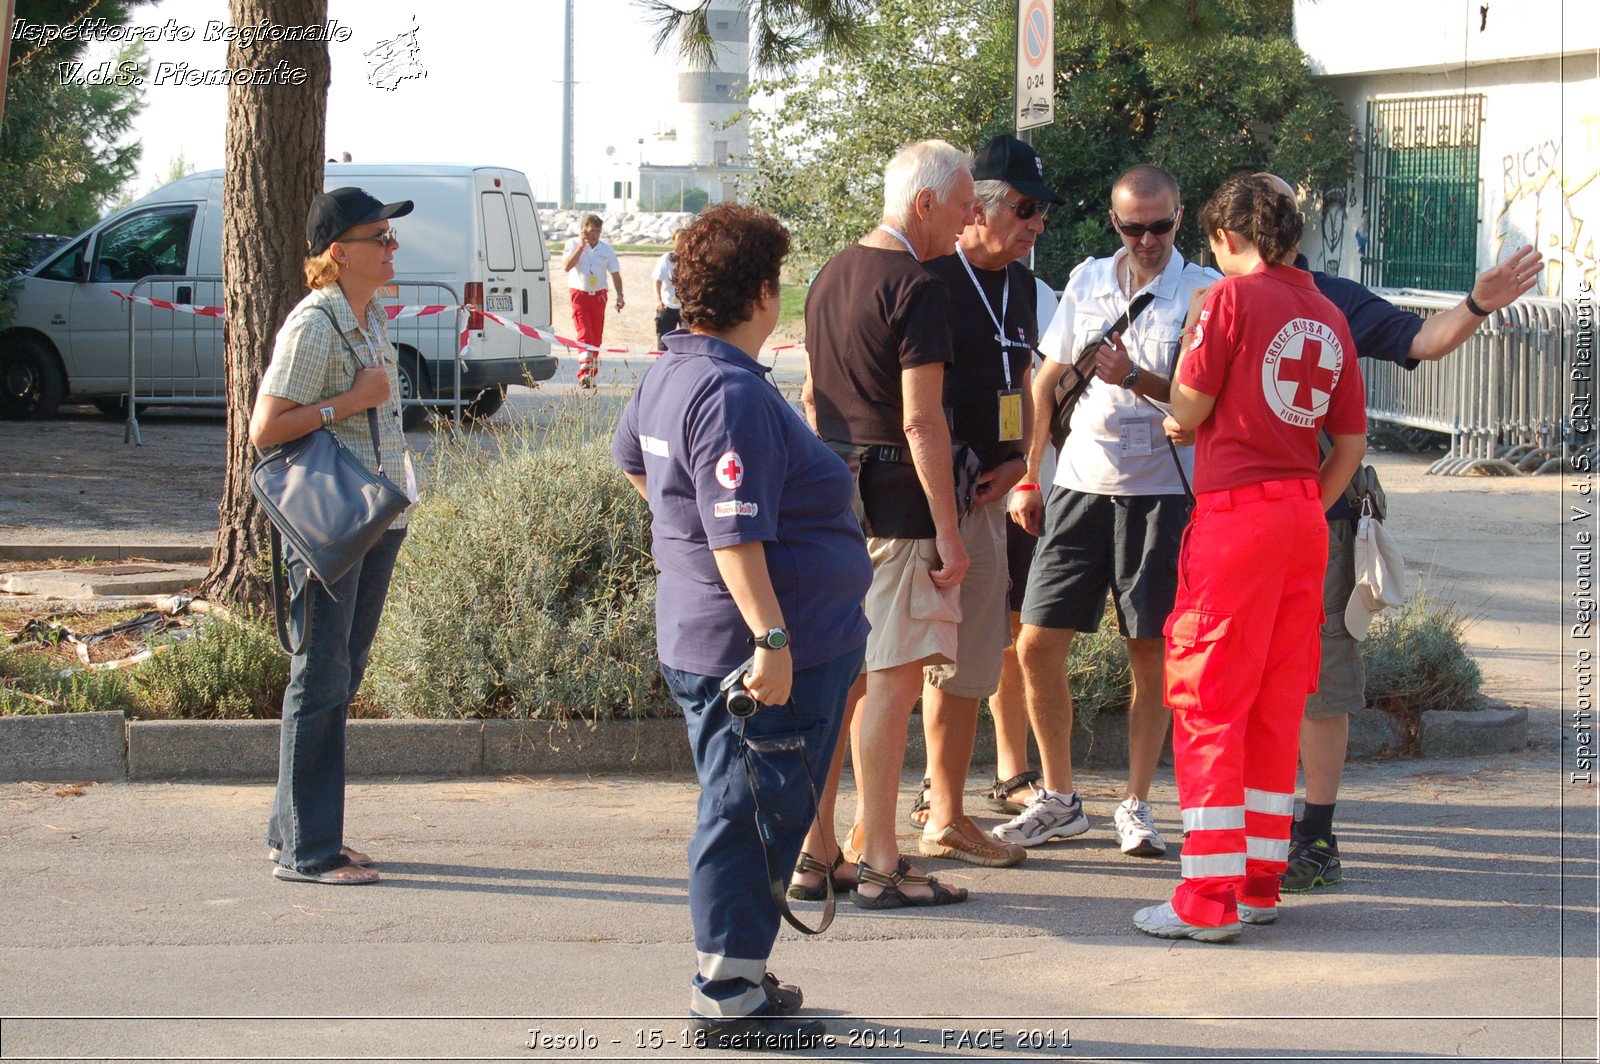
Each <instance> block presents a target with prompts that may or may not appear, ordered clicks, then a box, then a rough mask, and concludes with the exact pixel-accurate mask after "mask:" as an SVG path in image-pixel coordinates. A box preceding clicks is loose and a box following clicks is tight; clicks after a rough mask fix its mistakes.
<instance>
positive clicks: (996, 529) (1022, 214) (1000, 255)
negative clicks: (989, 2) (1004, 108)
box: [913, 135, 1063, 868]
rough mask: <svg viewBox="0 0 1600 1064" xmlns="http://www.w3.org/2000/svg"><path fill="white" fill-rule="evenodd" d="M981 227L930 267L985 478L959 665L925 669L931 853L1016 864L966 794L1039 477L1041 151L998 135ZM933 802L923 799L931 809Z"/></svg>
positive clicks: (970, 439)
mask: <svg viewBox="0 0 1600 1064" xmlns="http://www.w3.org/2000/svg"><path fill="white" fill-rule="evenodd" d="M972 176H973V178H974V182H975V183H974V191H975V192H976V194H977V197H978V209H977V220H976V221H974V222H973V223H972V224H971V225H969V226H967V227H966V229H965V230H963V231H962V233H961V236H960V237H959V238H958V239H957V240H956V245H955V248H954V249H953V250H954V252H955V253H954V254H950V255H944V256H942V257H940V258H936V259H932V260H930V261H928V262H927V263H925V264H924V265H925V266H926V268H927V270H928V272H930V273H932V274H934V275H935V276H937V277H939V278H940V279H942V280H943V281H944V282H945V285H946V286H947V287H948V288H949V289H950V331H951V336H952V339H953V340H954V352H955V361H954V362H953V364H952V365H951V367H950V371H949V373H948V375H947V376H946V378H945V403H946V405H947V406H948V407H949V408H950V410H951V412H952V421H953V426H952V435H953V436H954V437H955V438H956V439H958V440H961V441H963V442H965V443H966V444H967V445H968V446H969V447H971V448H972V449H973V451H974V452H975V453H976V454H977V456H978V459H979V462H980V464H981V469H982V472H981V473H980V475H979V477H978V486H977V491H976V494H975V496H974V498H973V505H972V512H971V513H970V514H968V515H967V516H966V517H965V518H964V519H963V520H962V522H961V536H962V541H963V543H964V545H965V547H966V550H967V555H968V557H969V558H970V559H971V561H970V565H969V567H968V569H967V576H966V579H965V580H963V581H962V583H961V624H960V628H959V629H958V634H957V639H956V648H957V650H956V660H955V661H954V662H953V663H951V664H947V665H932V666H929V667H928V668H927V669H926V670H925V672H924V681H925V682H924V688H923V695H922V726H923V732H924V735H925V737H926V739H927V749H928V770H927V773H926V775H927V782H926V785H925V786H926V791H925V794H926V808H925V809H918V810H917V811H916V812H914V813H913V819H914V820H917V821H918V822H919V823H920V822H921V819H920V816H921V814H923V813H925V814H926V823H923V824H922V828H923V834H922V839H921V842H920V844H919V849H920V851H921V852H922V853H923V854H924V855H925V856H928V857H946V858H950V859H952V860H957V861H966V862H968V863H970V864H976V865H984V866H988V867H1002V868H1003V867H1009V866H1010V865H1014V864H1016V863H1017V862H1019V861H1021V860H1022V859H1023V857H1024V855H1025V853H1026V851H1025V850H1024V849H1023V848H1022V847H1021V846H1017V845H1014V844H1011V843H1002V842H1000V841H998V840H996V839H994V838H993V837H992V836H989V835H987V834H985V832H984V831H983V829H982V828H980V827H978V826H977V825H976V824H974V823H973V822H972V820H971V819H970V818H969V817H967V816H966V814H965V812H964V811H963V808H962V792H963V791H964V790H965V788H966V782H967V768H968V765H969V764H970V762H971V761H972V746H973V741H974V738H975V735H976V732H977V725H978V702H979V700H980V699H984V698H988V697H990V696H991V695H993V694H994V693H995V691H996V690H997V689H998V688H999V685H1000V669H1001V663H1002V659H1003V655H1004V651H1005V648H1006V646H1007V645H1008V644H1009V643H1010V642H1011V623H1010V614H1009V610H1008V608H1007V590H1008V588H1009V586H1010V576H1009V570H1008V566H1007V564H1006V502H1005V500H1006V494H1007V493H1008V492H1010V491H1011V489H1012V488H1013V487H1014V486H1015V485H1016V484H1017V483H1018V482H1019V481H1021V480H1022V478H1023V474H1024V473H1025V472H1026V471H1027V455H1026V453H1025V452H1026V447H1027V444H1026V442H1025V441H1026V440H1027V438H1028V426H1029V422H1030V421H1031V419H1032V407H1033V401H1032V398H1031V394H1030V390H1029V384H1030V378H1031V376H1032V369H1033V359H1032V355H1033V348H1034V346H1035V345H1036V343H1037V342H1038V291H1037V288H1036V287H1035V285H1034V281H1033V273H1032V271H1030V270H1029V269H1028V267H1027V266H1026V265H1025V263H1026V262H1027V260H1028V256H1029V254H1030V253H1031V252H1032V251H1033V244H1034V241H1035V240H1037V239H1038V236H1039V234H1040V233H1042V232H1044V224H1045V217H1046V215H1047V214H1048V213H1049V211H1050V205H1051V204H1057V203H1061V202H1063V201H1062V199H1061V197H1060V196H1059V195H1057V194H1056V192H1055V191H1054V190H1053V189H1051V188H1050V186H1049V185H1047V184H1045V181H1044V162H1043V160H1041V159H1040V158H1039V156H1038V153H1036V152H1035V151H1034V150H1033V149H1032V148H1031V147H1029V146H1028V145H1026V144H1024V143H1023V142H1022V141H1020V140H1018V139H1016V138H1015V137H1011V136H1004V135H1002V136H998V137H996V138H994V139H993V140H991V141H990V142H989V143H988V144H987V145H985V146H984V148H983V149H982V150H981V151H980V152H978V155H977V159H976V160H975V162H974V165H973V169H972ZM922 804H923V803H921V802H919V803H918V805H919V806H921V805H922Z"/></svg>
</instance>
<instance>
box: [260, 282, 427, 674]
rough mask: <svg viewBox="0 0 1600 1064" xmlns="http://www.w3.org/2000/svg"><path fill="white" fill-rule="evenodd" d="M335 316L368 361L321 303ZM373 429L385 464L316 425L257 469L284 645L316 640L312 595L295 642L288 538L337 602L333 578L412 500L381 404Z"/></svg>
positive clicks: (372, 414) (269, 453) (291, 649)
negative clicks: (371, 461)
mask: <svg viewBox="0 0 1600 1064" xmlns="http://www.w3.org/2000/svg"><path fill="white" fill-rule="evenodd" d="M318 309H320V310H321V311H322V312H323V313H324V314H327V315H328V317H329V318H330V319H332V320H333V323H334V332H336V333H338V335H339V338H340V339H341V340H344V345H345V349H346V350H347V351H349V352H350V357H351V358H353V359H355V361H356V365H357V366H358V367H360V366H361V360H360V358H359V357H358V356H357V355H356V353H355V349H354V348H353V347H351V346H350V341H349V340H347V339H345V336H344V332H343V330H341V329H340V328H339V325H338V319H336V318H334V316H333V313H332V311H330V310H328V308H327V307H320V308H318ZM367 425H368V427H369V428H370V429H371V431H372V452H373V454H375V455H377V456H378V471H377V472H376V473H373V472H371V471H370V470H368V469H367V467H366V465H365V464H363V463H362V461H361V459H359V458H357V457H356V456H355V455H354V454H352V453H350V450H349V448H347V447H346V446H345V445H344V443H343V442H342V441H340V439H339V437H338V436H337V435H335V434H334V433H332V432H330V431H328V430H327V429H315V430H313V431H311V432H309V433H307V434H306V435H304V436H302V437H300V438H299V439H298V440H292V441H290V442H289V443H285V444H282V445H280V446H277V447H272V448H269V449H268V450H266V451H264V452H263V453H262V456H261V461H259V462H258V463H256V467H255V469H254V470H252V471H251V473H250V490H251V491H252V492H253V493H254V494H255V497H256V499H257V500H259V501H260V503H261V508H262V509H263V510H265V511H266V514H267V521H268V523H269V525H270V526H271V528H270V538H271V542H272V608H273V613H274V614H275V615H276V617H277V624H278V642H279V643H280V644H281V645H282V646H283V649H284V652H285V653H287V654H290V655H295V654H299V653H300V652H302V651H303V650H305V648H306V644H307V643H308V642H309V641H310V639H311V600H310V597H309V596H307V597H306V599H305V603H304V608H303V610H302V614H303V616H302V617H301V618H300V625H299V628H300V643H299V645H298V646H293V645H291V644H290V642H289V631H288V623H287V622H288V611H287V609H286V607H285V601H286V600H287V598H288V596H287V594H286V592H287V582H288V580H287V575H286V574H285V572H284V566H283V543H282V541H283V540H285V539H286V540H288V541H289V545H290V546H291V547H293V548H294V552H295V556H296V557H297V558H298V559H299V561H300V562H302V563H303V564H304V565H305V566H306V569H307V579H308V580H317V581H319V582H320V583H321V584H322V585H323V589H324V590H326V591H327V592H328V594H329V596H330V597H333V598H334V599H335V601H337V598H338V597H337V596H335V595H334V594H333V591H332V585H333V584H335V583H336V582H338V580H339V579H340V578H342V577H343V576H344V575H345V574H346V573H348V572H349V571H350V570H351V568H353V567H354V566H355V564H356V563H357V562H359V561H360V560H361V559H362V557H363V556H365V555H366V553H367V551H369V550H370V549H372V546H373V544H375V543H377V542H378V539H379V537H381V536H382V535H383V534H384V532H386V531H388V529H389V526H390V525H391V524H393V523H394V520H395V518H397V517H399V516H400V514H401V513H402V512H403V511H404V510H405V508H406V507H407V506H409V505H410V504H411V500H410V499H409V498H407V497H406V493H405V492H404V491H401V490H400V488H398V487H397V486H396V485H395V483H394V482H393V481H392V480H390V479H389V478H388V477H387V476H385V475H384V472H383V449H382V447H381V446H380V445H379V443H378V411H377V408H376V407H369V408H368V409H367Z"/></svg>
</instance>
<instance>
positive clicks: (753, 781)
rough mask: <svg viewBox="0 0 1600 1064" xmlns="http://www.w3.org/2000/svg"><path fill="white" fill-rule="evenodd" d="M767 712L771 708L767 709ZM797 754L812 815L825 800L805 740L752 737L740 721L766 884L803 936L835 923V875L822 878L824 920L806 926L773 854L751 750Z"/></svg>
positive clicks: (789, 736) (785, 915)
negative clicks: (793, 908)
mask: <svg viewBox="0 0 1600 1064" xmlns="http://www.w3.org/2000/svg"><path fill="white" fill-rule="evenodd" d="M766 708H767V710H768V712H770V711H771V709H772V707H770V706H769V707H766ZM790 750H793V751H797V752H798V753H799V754H800V763H801V764H802V765H804V766H805V775H806V783H807V784H809V785H810V787H811V808H812V811H813V812H812V815H813V816H815V815H816V810H818V809H820V808H821V807H822V801H821V799H820V798H819V797H818V795H817V781H816V780H815V779H813V778H812V775H811V763H810V761H809V760H807V758H806V746H805V740H804V739H802V738H801V737H800V736H799V735H777V736H772V737H770V738H769V737H766V736H760V737H757V738H751V737H750V736H749V735H746V734H745V722H744V720H743V719H740V721H739V754H740V756H741V757H742V758H743V759H744V776H745V779H746V780H747V781H748V782H749V784H750V800H751V802H752V803H754V805H755V807H756V837H757V838H759V839H760V840H761V858H762V860H763V861H764V862H765V863H766V866H767V884H768V886H769V887H770V889H771V890H772V900H773V901H775V902H777V903H778V912H779V914H780V915H782V917H783V918H784V920H785V921H786V922H787V923H788V924H789V926H790V927H792V928H794V929H795V930H796V931H798V932H800V933H801V934H802V935H820V934H822V933H823V932H824V931H826V930H827V929H828V927H829V925H830V924H832V923H833V916H834V910H835V907H836V899H835V897H834V891H833V876H832V874H831V873H830V874H828V875H825V876H823V877H822V887H823V890H825V891H826V892H827V899H828V900H827V902H826V904H824V906H823V908H822V920H821V921H820V922H819V923H818V924H817V926H816V927H807V926H806V925H805V924H804V923H803V922H802V921H801V920H800V918H799V917H798V916H796V915H795V914H794V913H793V912H792V911H791V910H790V909H789V899H788V897H787V895H786V891H787V889H788V879H787V877H786V876H785V875H784V869H782V868H780V867H779V862H778V860H777V858H776V855H775V854H774V852H773V842H772V824H771V822H770V821H769V820H768V819H767V814H766V813H765V812H763V811H762V809H761V785H760V783H759V781H758V779H757V777H756V768H755V763H754V762H753V760H752V759H751V753H752V751H760V752H762V753H777V752H779V751H790Z"/></svg>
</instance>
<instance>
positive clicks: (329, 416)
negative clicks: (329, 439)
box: [317, 406, 333, 428]
mask: <svg viewBox="0 0 1600 1064" xmlns="http://www.w3.org/2000/svg"><path fill="white" fill-rule="evenodd" d="M317 413H319V414H321V415H322V427H323V428H328V427H329V426H330V425H332V424H333V407H331V406H325V407H323V408H322V409H321V410H319V411H317Z"/></svg>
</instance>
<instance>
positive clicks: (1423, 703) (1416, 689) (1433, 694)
mask: <svg viewBox="0 0 1600 1064" xmlns="http://www.w3.org/2000/svg"><path fill="white" fill-rule="evenodd" d="M1467 625H1468V621H1467V619H1466V618H1465V617H1463V616H1462V615H1461V614H1460V612H1458V611H1457V609H1456V607H1455V604H1454V603H1451V602H1438V601H1436V600H1435V599H1434V597H1433V596H1432V595H1431V594H1429V593H1428V592H1426V591H1423V590H1419V591H1418V592H1417V593H1416V594H1414V595H1412V596H1411V599H1410V601H1408V602H1407V603H1406V604H1405V606H1404V607H1403V608H1402V609H1400V610H1397V611H1396V610H1389V611H1385V612H1383V613H1380V614H1379V615H1378V616H1377V618H1376V619H1375V620H1374V621H1373V622H1372V630H1371V632H1370V633H1368V635H1367V638H1366V639H1364V640H1363V641H1362V643H1361V657H1362V659H1363V660H1364V661H1365V662H1366V666H1367V705H1368V706H1370V707H1371V708H1373V709H1379V710H1383V711H1384V712H1386V713H1398V714H1401V715H1403V716H1412V717H1414V716H1415V715H1416V714H1419V713H1422V712H1424V711H1426V710H1430V709H1450V710H1470V709H1477V708H1478V707H1479V706H1480V705H1481V704H1482V701H1483V696H1482V687H1483V673H1482V671H1480V670H1479V668H1478V663H1477V662H1476V661H1474V660H1472V654H1471V652H1470V651H1468V650H1467V647H1466V644H1465V642H1464V641H1463V640H1462V638H1461V637H1462V633H1464V632H1465V631H1466V629H1467Z"/></svg>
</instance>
